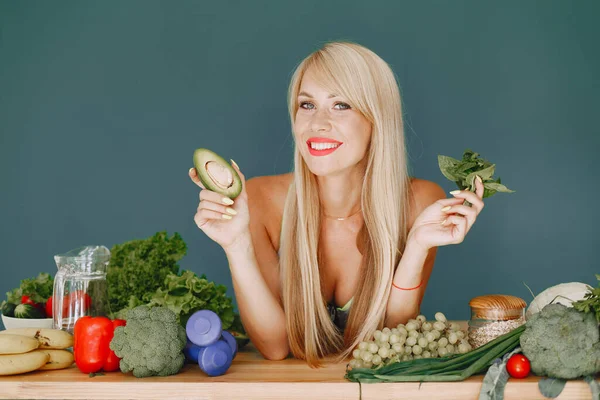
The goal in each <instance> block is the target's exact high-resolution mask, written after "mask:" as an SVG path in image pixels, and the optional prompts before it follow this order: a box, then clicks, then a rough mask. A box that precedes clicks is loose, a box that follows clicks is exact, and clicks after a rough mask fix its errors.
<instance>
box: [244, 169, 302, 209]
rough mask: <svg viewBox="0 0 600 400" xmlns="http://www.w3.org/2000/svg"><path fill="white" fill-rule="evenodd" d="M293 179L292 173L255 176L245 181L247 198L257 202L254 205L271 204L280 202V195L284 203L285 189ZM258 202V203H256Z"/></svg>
mask: <svg viewBox="0 0 600 400" xmlns="http://www.w3.org/2000/svg"><path fill="white" fill-rule="evenodd" d="M292 179H293V174H292V173H291V172H290V173H287V174H281V175H268V176H256V177H254V178H250V179H248V181H246V191H247V192H248V198H249V199H250V198H252V200H255V202H257V204H256V206H258V207H261V208H262V207H263V206H273V205H274V204H273V203H280V202H281V197H282V196H283V201H284V203H285V196H286V195H287V190H288V188H289V186H290V183H291V181H292ZM258 203H260V204H258Z"/></svg>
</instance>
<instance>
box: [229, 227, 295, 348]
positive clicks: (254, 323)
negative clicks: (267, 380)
mask: <svg viewBox="0 0 600 400" xmlns="http://www.w3.org/2000/svg"><path fill="white" fill-rule="evenodd" d="M225 254H226V255H227V260H228V261H229V268H230V269H231V277H232V280H233V288H234V291H235V296H236V300H237V304H238V309H239V312H240V316H241V318H242V321H243V323H244V328H245V330H246V332H247V333H248V336H249V337H250V340H251V341H252V343H253V344H254V346H255V347H256V348H257V350H258V351H259V352H260V353H261V354H262V355H263V356H264V357H265V358H267V359H271V360H280V359H283V358H285V357H287V355H288V353H289V344H288V339H287V333H286V327H285V316H284V312H283V308H282V307H281V305H280V304H279V302H278V301H277V299H276V298H275V296H274V295H273V293H272V292H271V290H269V287H268V286H267V283H266V282H265V280H264V278H263V276H262V274H261V272H260V270H259V268H258V263H257V261H256V256H255V254H254V247H253V245H252V239H251V237H250V235H249V234H248V235H246V236H244V237H243V238H241V239H240V241H239V242H238V243H236V244H235V245H234V246H232V248H228V249H226V250H225Z"/></svg>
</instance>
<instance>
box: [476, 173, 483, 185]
mask: <svg viewBox="0 0 600 400" xmlns="http://www.w3.org/2000/svg"><path fill="white" fill-rule="evenodd" d="M475 176H476V177H477V180H478V181H479V183H483V181H482V180H481V177H480V176H479V175H475Z"/></svg>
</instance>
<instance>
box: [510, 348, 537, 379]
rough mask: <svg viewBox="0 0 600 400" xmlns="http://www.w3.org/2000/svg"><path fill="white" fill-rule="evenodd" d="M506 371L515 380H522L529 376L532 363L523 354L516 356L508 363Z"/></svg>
mask: <svg viewBox="0 0 600 400" xmlns="http://www.w3.org/2000/svg"><path fill="white" fill-rule="evenodd" d="M506 371H507V372H508V374H509V375H510V376H512V377H513V378H518V379H522V378H525V377H527V375H529V371H531V363H530V362H529V359H527V357H525V356H524V355H523V354H514V355H512V356H511V357H510V358H509V359H508V362H507V363H506Z"/></svg>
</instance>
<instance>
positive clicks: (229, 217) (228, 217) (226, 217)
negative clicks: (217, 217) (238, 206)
mask: <svg viewBox="0 0 600 400" xmlns="http://www.w3.org/2000/svg"><path fill="white" fill-rule="evenodd" d="M221 217H223V219H231V218H233V217H232V216H231V215H227V214H221Z"/></svg>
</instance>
